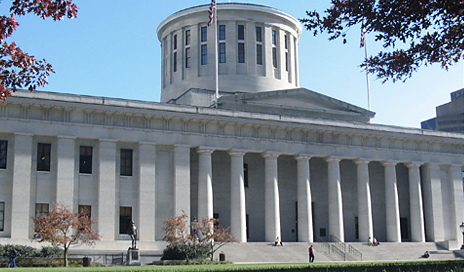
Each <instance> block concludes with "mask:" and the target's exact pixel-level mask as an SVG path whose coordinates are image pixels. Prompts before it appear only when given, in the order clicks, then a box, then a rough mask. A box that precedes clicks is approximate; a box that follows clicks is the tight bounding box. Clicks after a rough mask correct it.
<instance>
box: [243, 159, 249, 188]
mask: <svg viewBox="0 0 464 272" xmlns="http://www.w3.org/2000/svg"><path fill="white" fill-rule="evenodd" d="M243 184H244V186H245V187H248V164H247V163H244V164H243Z"/></svg>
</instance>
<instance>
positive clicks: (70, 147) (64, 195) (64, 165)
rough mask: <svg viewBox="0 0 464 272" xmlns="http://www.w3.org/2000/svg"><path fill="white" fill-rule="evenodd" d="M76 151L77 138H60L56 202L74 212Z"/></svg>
mask: <svg viewBox="0 0 464 272" xmlns="http://www.w3.org/2000/svg"><path fill="white" fill-rule="evenodd" d="M75 150H76V138H75V137H67V136H58V148H57V155H56V156H57V158H58V165H57V171H56V202H61V203H63V204H64V205H65V206H67V207H69V208H71V210H74V211H76V209H77V207H76V206H75V205H74V204H75V202H74V197H75V195H74V175H75V169H76V167H75V166H76V151H75ZM76 204H77V203H76ZM75 208H76V209H75Z"/></svg>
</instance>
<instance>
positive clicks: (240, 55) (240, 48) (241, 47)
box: [238, 43, 245, 63]
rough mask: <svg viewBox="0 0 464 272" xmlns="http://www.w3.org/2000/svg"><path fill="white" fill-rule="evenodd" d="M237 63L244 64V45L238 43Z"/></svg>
mask: <svg viewBox="0 0 464 272" xmlns="http://www.w3.org/2000/svg"><path fill="white" fill-rule="evenodd" d="M238 63H245V44H244V43H238Z"/></svg>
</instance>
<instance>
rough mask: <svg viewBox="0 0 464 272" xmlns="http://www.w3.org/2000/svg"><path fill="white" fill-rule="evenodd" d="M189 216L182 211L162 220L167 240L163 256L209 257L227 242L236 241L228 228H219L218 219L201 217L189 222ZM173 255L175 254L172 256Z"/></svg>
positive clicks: (179, 257) (165, 257)
mask: <svg viewBox="0 0 464 272" xmlns="http://www.w3.org/2000/svg"><path fill="white" fill-rule="evenodd" d="M188 219H189V217H188V216H187V214H186V213H185V211H182V214H181V215H178V216H175V217H173V218H171V219H168V220H166V221H164V225H165V227H164V228H163V230H164V232H165V236H164V238H163V240H165V241H166V242H168V246H167V248H166V250H165V251H164V252H163V258H164V259H169V258H167V255H168V254H169V255H172V257H173V258H176V259H187V260H189V259H194V258H205V257H208V256H209V257H210V258H211V260H213V256H214V253H215V252H216V251H217V250H218V249H219V248H221V247H222V246H224V245H225V244H226V243H227V242H236V240H235V238H234V237H233V236H232V234H231V233H230V228H221V227H220V226H219V220H218V219H214V218H203V219H202V222H201V223H200V222H197V221H196V220H194V221H193V222H191V224H189V221H188ZM173 255H175V256H173Z"/></svg>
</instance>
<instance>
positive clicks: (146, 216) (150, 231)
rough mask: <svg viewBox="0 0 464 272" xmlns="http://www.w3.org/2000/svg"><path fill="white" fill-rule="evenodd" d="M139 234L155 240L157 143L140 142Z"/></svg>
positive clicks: (146, 239) (141, 237)
mask: <svg viewBox="0 0 464 272" xmlns="http://www.w3.org/2000/svg"><path fill="white" fill-rule="evenodd" d="M138 162H139V169H140V174H139V211H138V221H139V226H138V235H139V239H140V240H142V241H154V240H155V237H156V236H155V234H156V233H155V232H156V231H155V223H156V222H155V220H156V219H155V218H156V217H155V206H156V198H155V193H156V189H155V188H156V187H155V186H156V184H155V182H156V166H155V162H156V144H155V143H148V142H140V143H139V159H138Z"/></svg>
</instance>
